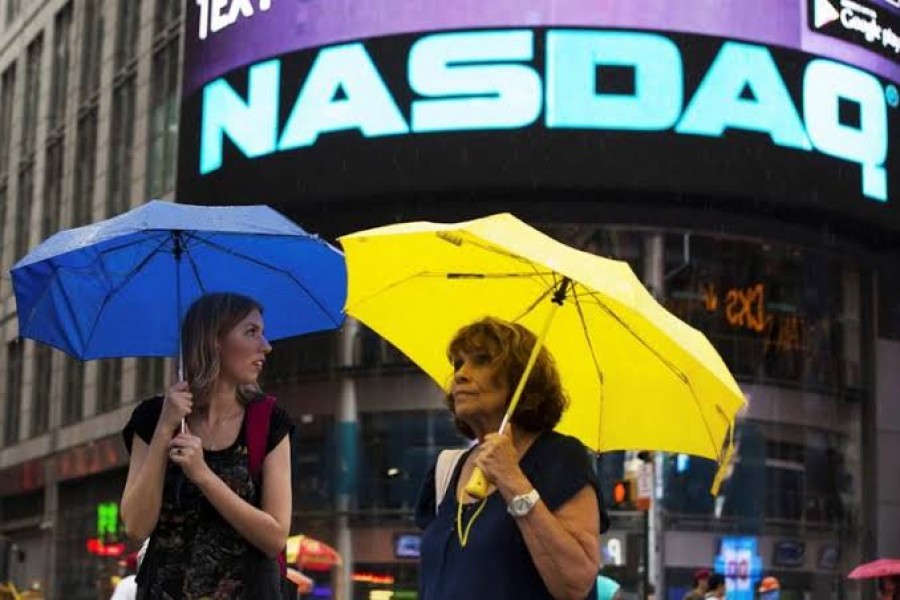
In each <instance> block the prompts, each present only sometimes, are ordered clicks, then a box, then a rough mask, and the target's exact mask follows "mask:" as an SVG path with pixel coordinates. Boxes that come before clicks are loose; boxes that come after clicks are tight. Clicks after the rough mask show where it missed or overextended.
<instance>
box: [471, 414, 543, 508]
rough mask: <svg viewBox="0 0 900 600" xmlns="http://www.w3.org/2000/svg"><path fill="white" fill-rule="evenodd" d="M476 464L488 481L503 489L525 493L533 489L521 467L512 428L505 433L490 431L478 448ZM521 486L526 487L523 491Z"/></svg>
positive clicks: (515, 492)
mask: <svg viewBox="0 0 900 600" xmlns="http://www.w3.org/2000/svg"><path fill="white" fill-rule="evenodd" d="M475 466H477V467H479V468H480V469H481V470H482V471H483V472H484V476H485V477H486V478H487V480H488V481H490V482H491V483H493V484H494V485H496V486H497V488H498V489H500V490H501V491H503V490H507V491H509V492H512V493H514V494H516V495H517V494H524V493H527V492H528V490H530V489H531V485H530V484H529V483H528V479H527V478H526V477H525V474H524V473H523V472H522V469H521V468H519V453H518V452H516V447H515V445H514V444H513V438H512V428H511V427H510V428H507V429H506V431H505V432H504V433H503V434H499V433H489V434H487V435H486V436H484V440H483V441H482V442H481V445H480V446H479V449H478V454H477V455H476V457H475ZM520 488H525V489H524V490H523V491H522V490H520Z"/></svg>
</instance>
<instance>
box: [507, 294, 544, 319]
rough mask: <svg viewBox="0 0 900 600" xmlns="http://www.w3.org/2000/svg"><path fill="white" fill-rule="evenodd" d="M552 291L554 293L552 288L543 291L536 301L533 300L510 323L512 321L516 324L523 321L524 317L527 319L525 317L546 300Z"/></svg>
mask: <svg viewBox="0 0 900 600" xmlns="http://www.w3.org/2000/svg"><path fill="white" fill-rule="evenodd" d="M553 291H554V290H553V288H548V289H547V290H545V291H544V293H542V294H541V295H539V296H538V297H537V299H535V301H534V302H532V303H531V304H530V305H529V306H528V307H526V308H525V310H524V311H522V312H521V313H520V314H519V315H518V316H516V317H515V318H514V319H513V320H512V321H513V322H514V323H518V322H519V321H521V320H522V319H524V318H525V317H527V316H528V315H529V314H530V313H531V311H533V310H534V309H535V308H537V305H538V304H540V303H541V302H543V301H544V300H546V299H547V296H549V295H550V294H552V293H553Z"/></svg>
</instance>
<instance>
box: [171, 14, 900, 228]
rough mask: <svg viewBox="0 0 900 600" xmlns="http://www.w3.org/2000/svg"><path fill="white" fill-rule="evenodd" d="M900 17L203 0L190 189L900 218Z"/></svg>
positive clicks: (195, 61)
mask: <svg viewBox="0 0 900 600" xmlns="http://www.w3.org/2000/svg"><path fill="white" fill-rule="evenodd" d="M898 12H900V11H898V9H897V8H895V7H894V6H892V4H891V2H890V1H888V0H879V1H876V0H757V1H754V2H746V1H740V0H734V1H732V0H721V1H720V2H716V3H715V7H714V8H713V7H712V6H711V4H710V3H709V2H706V1H703V0H683V1H681V2H671V1H669V0H640V1H635V0H593V1H591V2H588V1H586V0H498V1H497V2H493V3H482V2H477V3H476V2H475V1H474V0H459V1H457V2H448V3H444V2H437V1H436V0H433V1H432V0H428V1H425V0H418V1H417V0H407V1H403V2H397V1H393V2H387V1H386V0H347V1H340V2H324V1H322V0H244V1H243V2H240V1H237V0H233V1H231V2H226V1H223V0H196V2H195V3H192V4H191V8H190V10H189V12H188V18H187V23H186V27H187V35H186V44H185V72H184V84H183V105H182V118H181V125H180V131H181V134H180V135H181V140H180V153H179V156H180V162H179V184H178V196H179V199H180V200H182V201H187V202H196V203H204V202H234V203H250V202H269V203H291V202H295V203H301V202H304V201H305V200H312V199H336V200H339V199H348V198H353V199H364V198H366V197H369V196H372V197H375V196H378V197H383V196H386V195H388V196H389V195H392V194H417V193H428V192H434V191H459V192H462V193H472V192H473V191H474V192H476V193H477V192H478V190H503V191H512V192H516V191H521V192H523V193H532V192H540V191H542V190H543V191H554V192H556V191H560V190H575V191H578V192H588V193H593V192H595V191H597V192H602V191H610V190H634V191H647V192H659V193H661V194H666V193H670V194H698V195H702V196H704V197H711V198H716V199H717V200H715V201H716V202H722V203H723V204H725V205H726V206H727V204H728V203H740V202H744V203H748V202H760V201H762V202H768V203H784V204H785V205H790V206H793V207H795V208H797V209H799V210H801V211H803V210H809V211H814V212H815V213H817V214H831V215H838V216H843V215H848V216H851V217H853V218H856V219H863V220H866V221H874V222H877V223H879V224H882V225H887V226H889V227H892V228H894V227H896V228H900V209H897V207H896V204H897V203H898V202H900V150H898V149H897V148H896V146H897V144H898V142H897V138H898V134H897V132H898V128H900V121H898V112H900V108H898V105H900V93H898V88H897V86H898V83H900V63H898V56H900V26H898V24H897V23H898ZM598 197H602V195H600V194H598Z"/></svg>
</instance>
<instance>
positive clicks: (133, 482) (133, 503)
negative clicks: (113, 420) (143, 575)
mask: <svg viewBox="0 0 900 600" xmlns="http://www.w3.org/2000/svg"><path fill="white" fill-rule="evenodd" d="M192 406H193V397H192V395H191V392H190V391H189V388H188V384H187V383H185V382H184V381H180V382H178V383H176V384H174V385H173V386H172V387H170V388H169V389H168V391H167V392H166V396H165V398H164V399H163V404H162V408H161V410H160V414H159V417H158V418H157V420H156V425H155V428H154V430H153V437H151V438H150V445H149V446H148V445H147V443H146V442H144V440H142V439H141V438H140V436H138V435H137V434H136V433H135V434H134V437H133V438H132V443H131V459H130V460H129V463H128V478H127V479H126V480H125V490H124V491H123V492H122V501H121V503H120V508H121V512H122V521H123V522H124V523H125V531H126V533H127V534H128V536H129V537H131V538H132V539H135V540H138V541H142V540H145V539H147V537H148V536H149V535H150V534H151V533H152V532H153V529H154V528H155V527H156V522H157V521H158V520H159V509H160V507H161V506H162V494H163V483H164V482H165V478H166V464H167V461H168V454H169V440H171V439H172V435H173V434H174V433H175V430H176V429H177V428H178V427H179V425H180V424H181V420H182V419H183V418H184V417H186V416H187V415H189V414H190V412H191V408H192ZM135 413H136V414H137V411H135ZM145 414H146V413H145Z"/></svg>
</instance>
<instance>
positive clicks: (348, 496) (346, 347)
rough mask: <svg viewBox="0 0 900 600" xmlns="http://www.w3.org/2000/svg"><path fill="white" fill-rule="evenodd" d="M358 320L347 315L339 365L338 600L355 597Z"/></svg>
mask: <svg viewBox="0 0 900 600" xmlns="http://www.w3.org/2000/svg"><path fill="white" fill-rule="evenodd" d="M358 333H359V322H358V321H357V320H356V319H354V318H352V317H347V320H346V321H344V327H343V329H342V330H341V338H340V345H341V346H340V366H341V368H342V369H341V371H342V374H341V397H340V404H339V406H338V423H337V427H338V430H337V438H338V469H339V471H338V473H337V484H338V493H337V498H336V506H335V508H336V509H337V513H338V517H337V551H338V553H340V555H341V561H342V562H341V566H340V568H339V569H340V570H339V575H338V582H337V584H338V585H337V588H338V590H340V592H341V593H340V594H338V595H337V596H336V597H337V598H338V600H341V599H343V600H351V599H352V598H353V536H352V532H351V530H350V521H349V517H348V514H349V511H350V509H351V508H352V503H353V498H354V496H355V495H356V480H357V464H356V463H357V456H358V454H359V452H358V447H359V415H358V411H357V405H356V381H355V378H354V375H353V372H352V368H353V367H354V366H356V354H357V353H356V340H357V337H358Z"/></svg>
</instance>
